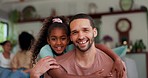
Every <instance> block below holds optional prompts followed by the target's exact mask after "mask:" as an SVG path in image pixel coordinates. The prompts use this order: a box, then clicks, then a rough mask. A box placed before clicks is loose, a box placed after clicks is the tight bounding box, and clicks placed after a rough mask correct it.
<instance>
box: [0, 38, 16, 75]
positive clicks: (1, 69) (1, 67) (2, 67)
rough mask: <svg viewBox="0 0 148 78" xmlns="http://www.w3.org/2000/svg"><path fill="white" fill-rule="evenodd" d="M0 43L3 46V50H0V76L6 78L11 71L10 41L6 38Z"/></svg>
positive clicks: (11, 54)
mask: <svg viewBox="0 0 148 78" xmlns="http://www.w3.org/2000/svg"><path fill="white" fill-rule="evenodd" d="M0 45H1V46H2V48H3V51H2V52H0V78H6V77H7V76H8V75H9V74H10V73H11V66H10V62H11V60H12V58H13V56H14V54H13V53H11V50H12V43H11V42H10V41H9V40H6V41H4V42H2V43H0Z"/></svg>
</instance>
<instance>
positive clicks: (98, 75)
mask: <svg viewBox="0 0 148 78" xmlns="http://www.w3.org/2000/svg"><path fill="white" fill-rule="evenodd" d="M103 71H104V70H103V69H102V70H99V71H96V72H94V73H92V74H90V75H71V74H67V73H66V71H65V70H64V69H63V68H62V67H60V68H59V69H53V70H49V71H48V72H47V74H48V75H49V76H51V77H52V78H109V77H112V74H111V73H109V74H108V75H107V76H103V75H102V73H103Z"/></svg>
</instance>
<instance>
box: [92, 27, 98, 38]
mask: <svg viewBox="0 0 148 78" xmlns="http://www.w3.org/2000/svg"><path fill="white" fill-rule="evenodd" d="M93 30H94V37H96V36H97V34H98V31H97V29H96V28H94V29H93Z"/></svg>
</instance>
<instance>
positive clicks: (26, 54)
mask: <svg viewBox="0 0 148 78" xmlns="http://www.w3.org/2000/svg"><path fill="white" fill-rule="evenodd" d="M34 40H35V39H34V37H33V36H32V35H31V34H29V33H27V32H22V33H21V34H20V35H19V38H18V41H19V46H20V48H21V50H20V51H18V52H17V53H16V55H15V56H14V58H13V59H12V61H11V67H12V69H13V71H16V70H18V69H20V70H22V71H21V72H23V73H24V77H25V76H26V77H28V78H29V72H30V68H31V56H32V54H31V52H30V51H29V50H30V47H31V45H32V43H33V42H34ZM16 72H19V73H14V74H12V75H11V77H10V78H19V77H18V75H19V74H20V73H21V72H20V71H16ZM20 77H23V76H20Z"/></svg>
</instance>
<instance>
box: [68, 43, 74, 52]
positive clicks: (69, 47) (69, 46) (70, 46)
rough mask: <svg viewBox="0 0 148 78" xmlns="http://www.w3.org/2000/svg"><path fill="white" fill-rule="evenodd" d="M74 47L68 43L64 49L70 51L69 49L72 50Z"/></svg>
mask: <svg viewBox="0 0 148 78" xmlns="http://www.w3.org/2000/svg"><path fill="white" fill-rule="evenodd" d="M73 49H74V45H73V44H70V45H68V46H67V47H66V51H67V52H68V51H71V50H73Z"/></svg>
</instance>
